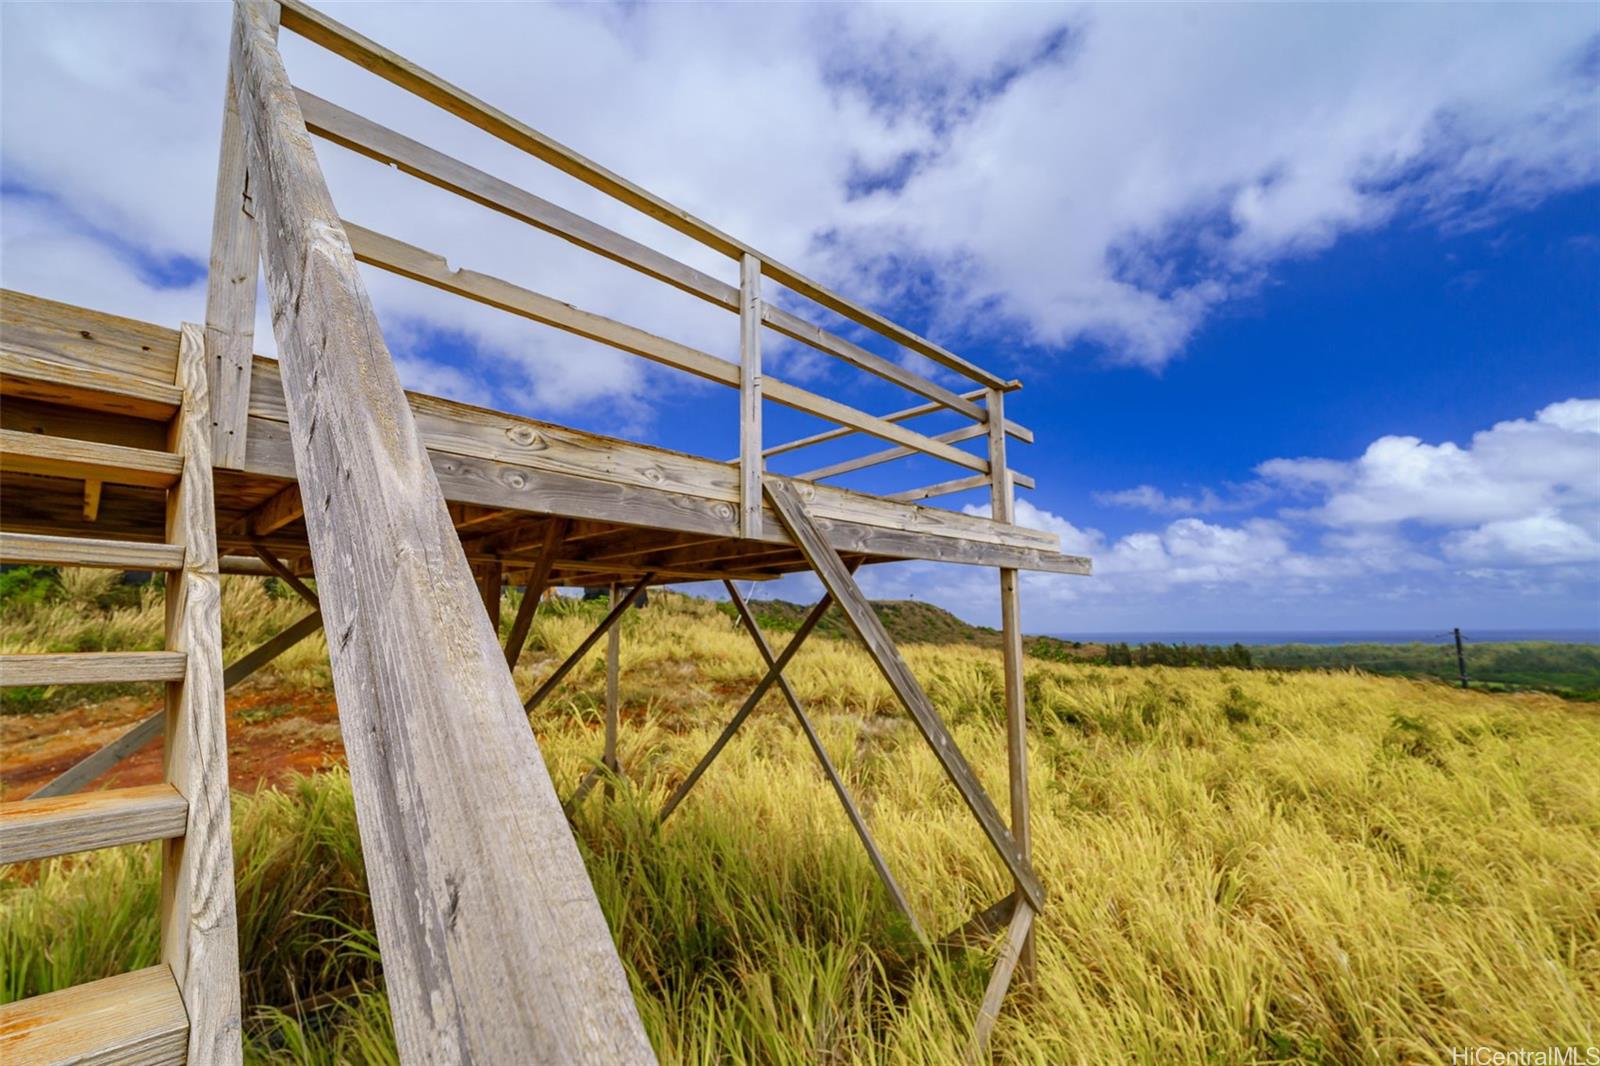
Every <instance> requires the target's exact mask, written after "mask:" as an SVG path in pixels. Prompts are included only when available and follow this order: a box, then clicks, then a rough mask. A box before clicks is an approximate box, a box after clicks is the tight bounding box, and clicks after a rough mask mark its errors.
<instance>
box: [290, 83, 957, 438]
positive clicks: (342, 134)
mask: <svg viewBox="0 0 1600 1066" xmlns="http://www.w3.org/2000/svg"><path fill="white" fill-rule="evenodd" d="M295 92H296V94H297V95H298V96H299V99H300V108H301V111H302V112H303V113H304V114H305V117H306V127H307V128H308V129H309V130H310V131H311V132H312V133H314V134H316V135H317V136H319V137H325V138H327V139H328V140H330V141H332V142H334V143H335V144H338V145H342V146H343V147H345V148H349V149H350V150H351V151H354V152H359V153H361V154H362V155H364V156H367V157H368V158H369V159H375V160H377V161H378V162H380V163H384V164H387V165H390V166H393V167H396V168H397V169H399V170H401V171H403V172H405V173H407V174H410V175H412V176H413V177H416V178H419V179H421V180H423V181H426V182H428V183H429V184H431V185H434V186H437V187H438V188H441V189H445V190H448V191H449V192H452V193H455V194H456V195H457V196H461V197H463V198H464V199H467V200H471V201H472V202H473V203H476V204H480V205H482V206H483V207H487V208H489V209H490V210H493V211H498V212H500V213H501V214H504V215H506V216H508V217H510V218H514V219H516V220H518V221H519V222H525V223H527V224H528V225H530V226H533V227H535V228H536V229H540V230H543V231H544V232H546V233H549V234H551V235H553V236H556V237H560V238H562V239H563V240H567V241H570V242H572V243H573V244H575V245H577V246H578V247H580V248H583V249H584V250H585V251H589V252H593V253H594V254H596V255H600V256H603V257H605V258H606V259H609V260H611V261H612V262H614V263H620V264H622V265H623V266H627V267H631V268H632V269H634V270H637V271H639V272H640V273H641V274H644V275H645V276H646V277H650V278H654V279H655V280H657V281H661V282H665V283H666V284H668V285H671V286H672V287H673V288H676V289H678V290H680V291H682V292H686V293H689V294H690V295H692V296H697V297H699V298H700V299H702V300H705V301H706V302H708V303H711V304H715V305H717V306H719V307H724V308H726V309H728V310H730V311H735V312H737V311H738V310H739V290H738V289H737V288H735V287H734V286H732V285H729V284H728V283H727V282H725V281H723V280H722V279H720V278H716V277H712V276H711V275H710V274H706V273H704V272H703V271H700V270H696V269H695V268H694V267H691V266H689V265H687V264H685V263H681V262H679V261H678V260H676V259H673V258H671V257H670V256H666V255H663V254H662V253H660V252H658V251H656V250H655V249H654V248H651V247H649V246H648V245H645V244H641V243H639V242H638V241H635V240H633V239H632V238H630V237H625V236H623V235H622V234H620V233H617V232H616V231H614V230H610V229H607V228H606V227H604V226H602V225H600V224H598V223H596V222H591V221H590V220H589V219H586V218H584V217H582V216H581V215H577V214H574V213H573V212H571V211H568V210H567V209H566V208H564V207H559V206H557V205H556V204H553V203H551V202H550V201H548V200H546V199H544V198H542V197H539V196H535V195H534V194H532V193H530V192H527V191H525V190H523V189H520V188H517V187H516V186H514V185H512V184H510V183H509V182H505V181H502V180H501V179H499V178H496V177H494V176H492V175H490V174H487V173H485V172H483V171H481V170H478V169H477V168H476V167H472V166H469V165H467V164H466V163H463V162H461V161H460V160H457V159H453V158H451V157H450V156H447V155H445V154H444V153H443V152H439V151H437V150H435V149H433V148H429V147H428V146H427V145H425V144H422V143H420V142H418V141H414V140H412V139H411V138H409V137H406V136H405V135H404V134H400V133H396V132H395V131H394V130H391V129H387V128H385V127H383V126H381V125H379V124H378V123H376V122H373V121H372V120H371V119H369V118H366V117H364V116H362V115H358V114H356V113H354V112H352V111H347V110H345V109H344V108H342V107H339V106H338V105H337V104H333V103H329V102H328V101H327V100H324V99H322V98H320V97H318V96H316V95H314V94H312V93H309V92H307V91H306V90H304V89H296V90H295ZM761 321H762V322H763V323H764V324H766V325H767V326H770V327H771V328H772V329H774V330H776V331H778V332H779V333H782V334H783V335H784V336H786V337H789V338H791V339H793V340H797V341H800V342H801V343H803V344H806V345H809V346H810V347H812V348H815V349H816V350H818V351H820V352H826V353H828V354H829V355H832V356H834V357H835V358H837V359H840V360H841V361H843V362H845V363H847V364H849V365H850V366H853V367H856V368H858V369H860V370H865V371H866V372H867V373H869V374H875V375H877V376H878V377H880V378H883V379H884V380H885V381H891V382H893V383H894V384H896V385H899V386H900V387H901V388H903V389H906V390H908V391H910V392H914V393H916V394H917V395H919V396H926V397H928V398H929V399H931V400H934V401H936V402H935V405H934V406H935V409H945V408H948V409H950V410H954V411H959V412H960V413H961V414H963V415H966V416H967V417H968V418H973V419H977V420H978V421H982V420H983V419H985V418H987V417H988V413H987V412H986V411H985V410H984V409H983V408H982V407H980V406H978V405H977V404H975V403H973V402H972V400H971V398H969V397H963V396H959V395H957V394H956V393H954V392H952V391H950V390H949V389H946V388H945V387H944V386H942V385H939V384H938V383H936V382H932V381H929V380H928V379H926V378H924V377H921V376H920V375H918V374H914V373H912V372H911V371H909V370H907V369H905V368H904V367H902V366H900V365H899V364H898V363H894V362H891V361H890V360H888V359H885V358H883V357H882V356H880V355H877V354H875V353H873V352H869V351H867V350H866V349H864V348H861V347H859V346H858V345H855V344H852V343H850V342H849V341H847V340H845V339H844V338H843V337H839V336H837V335H835V334H832V333H829V332H828V331H827V330H824V329H822V328H821V327H819V326H815V325H813V324H812V323H810V322H807V321H806V320H805V319H803V318H801V317H800V316H798V315H795V314H792V313H790V312H788V311H785V310H783V309H782V308H781V307H777V306H776V305H773V304H766V305H764V306H763V307H762V310H761ZM981 394H982V392H981V390H980V392H979V393H978V395H981Z"/></svg>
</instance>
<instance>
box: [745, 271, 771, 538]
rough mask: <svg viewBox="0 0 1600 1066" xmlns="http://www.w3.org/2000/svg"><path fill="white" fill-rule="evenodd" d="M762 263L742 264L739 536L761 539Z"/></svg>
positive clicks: (762, 461) (762, 460)
mask: <svg viewBox="0 0 1600 1066" xmlns="http://www.w3.org/2000/svg"><path fill="white" fill-rule="evenodd" d="M764 462H765V460H764V459H763V458H762V455H761V260H759V259H757V258H756V257H755V256H753V255H751V254H750V253H748V252H746V253H745V255H744V258H743V259H741V260H740V261H739V536H741V537H744V538H745V539H747V540H753V539H756V538H758V537H760V536H761V504H762V500H761V473H762V464H763V463H764Z"/></svg>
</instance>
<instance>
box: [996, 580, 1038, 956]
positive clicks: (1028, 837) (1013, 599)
mask: <svg viewBox="0 0 1600 1066" xmlns="http://www.w3.org/2000/svg"><path fill="white" fill-rule="evenodd" d="M1000 649H1001V665H1002V670H1003V673H1004V678H1005V682H1004V684H1005V708H1006V780H1007V782H1008V783H1009V785H1010V793H1011V795H1010V799H1011V835H1012V837H1013V838H1014V839H1015V840H1016V842H1017V850H1018V851H1020V852H1021V853H1022V857H1023V858H1025V859H1027V860H1028V861H1029V862H1032V861H1033V828H1032V821H1031V815H1030V814H1029V808H1028V702H1027V695H1026V693H1027V683H1026V682H1027V679H1026V677H1025V676H1024V670H1025V667H1024V662H1025V660H1024V659H1023V657H1022V595H1021V592H1020V591H1019V589H1018V581H1017V572H1016V571H1015V570H1011V569H1004V568H1003V569H1001V571H1000ZM1034 956H1035V952H1034V945H1033V935H1032V933H1031V932H1030V933H1029V934H1028V936H1027V937H1026V938H1025V939H1024V942H1023V945H1022V956H1021V958H1022V972H1023V976H1024V978H1025V979H1031V978H1032V976H1033V973H1034V970H1035V966H1036V961H1035V958H1034Z"/></svg>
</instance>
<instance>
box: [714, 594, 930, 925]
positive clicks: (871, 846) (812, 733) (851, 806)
mask: <svg viewBox="0 0 1600 1066" xmlns="http://www.w3.org/2000/svg"><path fill="white" fill-rule="evenodd" d="M722 584H723V586H724V587H725V588H726V589H727V590H728V599H729V600H731V601H732V602H733V606H734V609H735V610H737V611H738V612H739V621H740V622H742V623H743V624H744V628H745V632H747V633H749V634H750V639H751V640H753V641H755V645H756V650H757V651H759V652H760V653H761V660H762V661H763V662H765V663H766V664H767V667H768V669H770V668H771V667H772V664H773V661H774V660H773V656H772V646H771V645H769V644H768V643H767V638H766V635H765V634H763V633H762V632H761V627H760V626H759V625H757V624H756V619H755V615H753V614H751V613H750V607H749V605H748V604H746V603H745V602H744V597H743V596H741V595H740V594H739V588H738V586H736V585H735V584H734V583H733V582H732V581H724V582H723V583H722ZM777 685H778V691H780V692H782V693H783V698H784V700H785V701H786V702H787V703H788V704H789V709H790V710H791V711H793V712H794V717H795V721H796V722H798V723H799V724H800V730H801V732H803V733H805V736H806V742H807V743H809V744H810V745H811V752H812V754H814V755H815V756H816V757H817V762H819V763H821V764H822V772H823V775H824V776H826V777H827V779H828V784H830V785H832V786H833V791H834V794H835V795H837V796H838V797H839V803H840V804H842V805H843V807H844V813H845V814H846V816H848V817H849V819H850V825H851V827H852V828H853V829H855V831H856V836H857V837H859V838H860V840H861V846H862V847H864V848H866V849H867V858H868V859H869V860H870V861H871V862H872V868H873V869H874V870H876V871H877V872H878V880H880V881H882V882H883V887H884V888H885V889H886V890H887V891H888V893H889V898H890V899H892V900H893V901H894V905H895V906H896V907H898V908H899V909H900V913H901V914H903V915H904V916H905V919H906V922H907V924H909V925H910V926H911V931H912V932H913V933H915V934H916V935H917V939H918V940H920V941H922V944H923V946H924V947H931V946H932V945H931V943H930V941H929V940H928V934H927V933H926V932H925V931H924V930H923V928H922V923H921V922H919V921H918V920H917V914H916V912H915V911H913V910H912V909H911V901H910V900H908V899H907V898H906V894H905V891H904V890H903V889H901V887H900V882H898V881H896V880H895V878H894V874H893V873H892V872H890V870H889V864H888V862H887V861H886V860H885V859H884V857H883V852H881V851H879V850H878V842H877V841H875V840H873V839H872V833H871V831H870V830H868V829H867V820H866V819H865V818H863V817H862V816H861V811H860V810H859V809H858V808H857V807H856V801H855V800H854V799H853V798H851V796H850V790H849V789H847V788H845V787H844V779H843V778H842V777H840V776H839V771H838V770H836V769H835V768H834V765H833V760H832V759H830V758H828V749H826V748H824V747H823V746H822V738H821V737H820V736H818V735H817V730H816V727H815V726H813V725H812V724H811V719H810V718H809V717H807V715H806V712H805V708H803V707H801V706H800V697H798V696H796V695H795V693H794V689H793V688H792V687H791V686H790V684H789V679H788V678H786V677H784V676H783V675H782V674H781V673H780V674H779V675H778V681H777Z"/></svg>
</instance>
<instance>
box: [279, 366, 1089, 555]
mask: <svg viewBox="0 0 1600 1066" xmlns="http://www.w3.org/2000/svg"><path fill="white" fill-rule="evenodd" d="M717 362H718V363H720V364H721V365H722V366H723V367H724V368H726V369H728V370H730V371H733V370H734V368H733V365H732V364H730V363H724V362H722V360H717ZM256 382H257V387H256V390H255V396H254V399H253V400H252V407H251V413H252V425H251V430H250V432H251V435H252V441H251V448H252V449H254V448H256V447H262V448H264V449H269V450H271V451H272V455H271V456H269V457H263V459H262V460H261V461H259V462H258V461H257V460H256V459H255V458H254V457H253V456H252V459H251V462H250V469H251V470H252V471H253V472H259V473H263V474H268V475H269V476H275V477H285V478H292V477H293V476H294V474H293V465H292V462H291V461H290V449H289V446H288V438H287V434H286V433H284V432H283V431H282V430H281V429H274V428H271V427H265V426H257V425H256V424H255V421H256V419H258V418H266V419H271V420H273V421H276V422H280V423H281V422H285V421H286V420H287V416H286V414H285V411H284V406H283V390H282V387H281V386H280V385H279V375H278V368H277V366H276V364H275V363H272V362H271V361H269V360H261V361H259V362H258V363H257V365H256ZM768 384H769V385H770V380H769V382H768ZM409 399H410V401H411V407H412V412H413V415H414V417H415V418H416V421H417V426H418V428H419V429H420V431H421V432H422V437H423V441H424V442H425V443H426V444H427V446H428V448H429V450H430V451H431V452H433V453H435V454H437V453H440V452H449V453H451V454H454V455H458V456H462V457H464V458H469V459H491V460H496V461H498V462H503V463H508V464H511V466H512V467H515V468H516V469H517V470H524V469H526V468H529V467H543V468H547V469H553V470H559V471H561V472H562V473H567V474H571V475H574V476H575V477H579V478H582V479H584V480H586V481H591V482H592V481H602V482H606V483H609V484H615V485H620V486H625V487H632V488H647V489H653V490H657V492H656V498H657V499H660V494H661V493H662V492H670V493H676V494H682V495H684V496H687V497H690V498H691V499H690V500H688V501H686V504H687V505H690V506H699V507H706V506H709V507H710V509H711V510H712V511H714V512H715V514H716V516H717V517H718V518H719V519H722V520H725V521H726V523H727V525H726V528H727V529H729V530H730V535H735V536H736V535H737V514H736V510H735V508H736V505H737V503H738V501H739V485H738V471H737V470H736V469H734V467H733V466H731V465H729V464H724V463H720V462H716V461H714V460H710V459H704V458H700V457H697V456H692V455H684V454H682V453H680V452H672V451H668V450H666V449H663V448H654V447H649V446H647V445H642V444H635V443H633V442H631V441H625V440H620V439H617V438H614V437H603V436H600V435H598V434H593V433H587V432H584V431H582V430H577V429H572V428H570V427H566V426H559V425H555V424H553V423H550V422H540V421H536V420H534V419H529V418H524V417H521V416H518V415H511V414H506V413H503V412H498V411H487V410H483V409H481V408H475V407H470V406H468V405H465V404H459V403H455V402H452V401H449V400H441V399H437V398H435V397H429V396H421V395H418V394H415V393H412V394H410V395H409ZM968 428H969V429H970V430H971V431H973V432H975V433H976V434H977V435H979V436H981V435H982V434H983V432H984V430H983V429H982V427H978V426H972V427H968ZM258 435H266V436H269V437H273V438H274V440H275V441H276V442H277V443H275V444H274V443H268V442H265V441H263V442H259V443H258V442H257V441H256V440H255V439H254V438H255V437H256V436H258ZM269 460H275V461H269ZM435 465H436V466H437V465H438V464H437V463H436V464H435ZM495 476H496V477H497V478H498V479H499V480H500V481H502V482H504V486H503V487H507V488H514V487H515V486H516V484H517V483H518V481H519V475H518V474H517V473H514V472H513V471H512V470H511V469H509V468H501V472H500V473H499V474H497V475H495ZM447 490H448V495H449V498H450V499H451V500H453V501H456V502H461V503H472V504H481V505H484V506H493V507H509V508H513V509H516V510H537V511H545V512H551V511H559V510H560V508H557V507H530V506H528V505H527V503H526V501H525V500H524V502H522V503H521V504H519V503H516V502H513V501H511V500H508V499H505V498H503V497H501V496H498V495H488V496H479V495H476V494H473V495H458V493H457V491H456V488H455V487H454V486H447ZM804 491H805V492H806V493H807V494H808V496H807V499H808V502H809V503H810V506H811V508H812V513H813V514H814V515H815V516H816V517H818V518H830V519H840V520H845V521H852V522H860V523H863V524H868V525H876V526H884V527H887V528H891V529H906V530H921V531H926V532H928V533H930V534H933V535H935V536H950V537H955V536H959V537H962V538H964V539H969V540H977V541H982V542H984V543H997V544H1009V545H1015V546H1019V547H1023V546H1025V547H1036V548H1040V549H1043V550H1051V549H1054V548H1056V547H1057V546H1058V545H1059V544H1060V540H1059V538H1057V537H1056V536H1055V535H1054V534H1051V533H1046V532H1043V531H1041V530H1037V529H1028V528H1025V527H1022V526H1006V525H1003V524H1001V523H998V522H994V521H991V520H990V519H987V518H978V517H975V516H972V515H965V514H961V513H960V512H956V511H947V510H943V509H940V508H933V507H917V506H914V505H911V504H904V503H895V502H892V501H885V500H884V499H882V498H881V497H876V496H869V495H866V494H864V493H860V492H854V491H851V490H849V489H843V488H837V487H835V486H831V485H818V486H815V487H814V488H812V487H807V488H806V489H805V490H804ZM624 495H625V494H618V493H610V494H608V497H609V498H610V499H613V500H616V499H621V498H622V497H623V496H624ZM701 501H704V502H703V503H702V502H701ZM574 516H575V517H584V515H583V514H582V513H581V512H574ZM597 517H598V516H597ZM770 518H771V516H770V515H767V516H764V518H763V526H762V530H763V532H762V539H765V540H772V541H775V542H778V543H785V542H787V540H788V534H786V533H784V532H783V529H782V527H781V526H778V525H777V524H776V523H774V522H772V521H769V519H770ZM620 520H621V521H624V522H630V520H629V519H627V518H622V519H620ZM630 524H634V525H651V524H654V523H653V522H647V521H645V520H643V519H634V520H632V521H631V522H630ZM661 528H664V529H672V528H675V527H674V526H673V525H671V524H670V523H668V524H666V525H664V526H662V527H661ZM700 531H701V530H698V529H695V530H686V532H700Z"/></svg>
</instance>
